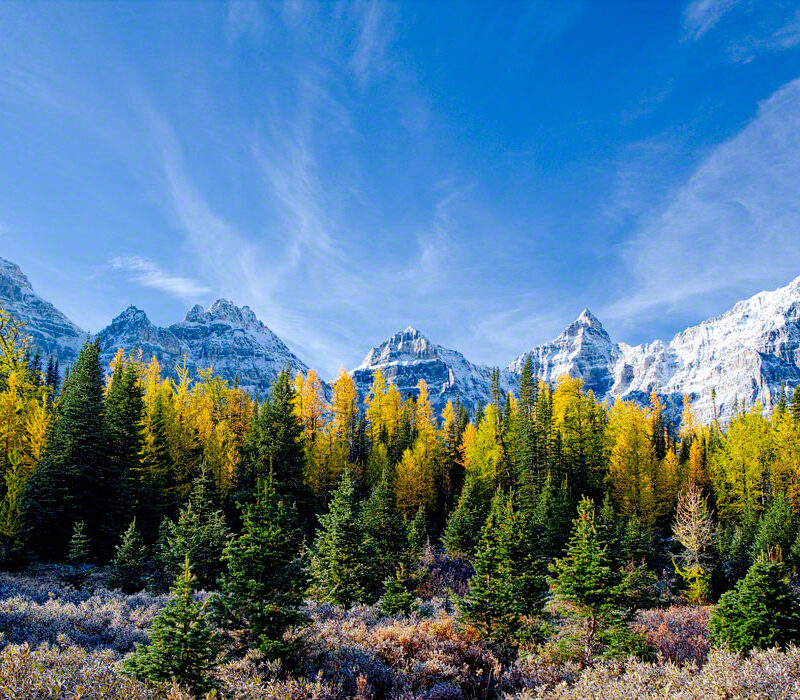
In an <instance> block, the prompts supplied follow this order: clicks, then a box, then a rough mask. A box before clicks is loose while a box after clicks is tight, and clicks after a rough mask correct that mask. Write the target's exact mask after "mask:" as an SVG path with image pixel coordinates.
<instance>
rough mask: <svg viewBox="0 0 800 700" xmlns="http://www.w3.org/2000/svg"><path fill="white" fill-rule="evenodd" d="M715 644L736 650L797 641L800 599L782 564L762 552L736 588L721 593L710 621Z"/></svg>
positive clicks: (781, 645) (761, 647)
mask: <svg viewBox="0 0 800 700" xmlns="http://www.w3.org/2000/svg"><path fill="white" fill-rule="evenodd" d="M709 626H710V629H711V639H712V641H713V643H714V644H727V645H728V646H730V648H731V649H734V650H737V651H749V650H750V649H753V648H758V649H767V648H769V647H772V646H780V647H785V646H786V645H787V644H789V643H797V642H798V641H800V600H799V599H798V596H797V594H796V593H795V592H794V591H793V590H792V588H791V586H790V585H789V582H788V581H787V577H786V572H785V571H784V567H783V563H782V562H781V561H779V560H777V559H773V558H772V557H771V555H770V553H767V552H762V553H761V554H759V556H758V558H757V559H756V561H755V562H754V563H753V565H752V566H751V567H750V570H749V571H748V572H747V575H746V576H745V577H744V578H743V579H742V580H740V581H739V582H738V583H737V584H736V588H735V589H734V590H732V591H728V592H727V593H723V594H722V596H721V597H720V599H719V604H718V605H717V607H716V608H715V609H714V611H713V612H712V613H711V619H710V620H709Z"/></svg>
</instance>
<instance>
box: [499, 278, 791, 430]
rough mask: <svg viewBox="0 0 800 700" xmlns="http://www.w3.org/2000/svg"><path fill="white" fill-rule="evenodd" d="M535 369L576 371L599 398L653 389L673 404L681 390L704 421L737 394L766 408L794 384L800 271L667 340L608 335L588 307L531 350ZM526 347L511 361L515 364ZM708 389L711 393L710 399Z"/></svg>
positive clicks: (726, 410) (729, 410) (727, 407)
mask: <svg viewBox="0 0 800 700" xmlns="http://www.w3.org/2000/svg"><path fill="white" fill-rule="evenodd" d="M531 354H532V359H533V360H534V361H535V362H536V363H537V365H538V367H539V373H540V376H542V377H543V378H545V379H547V380H551V381H552V380H553V379H555V378H557V377H559V376H562V375H568V376H572V377H580V378H582V379H583V380H584V382H585V384H586V386H587V387H588V388H590V389H592V390H593V391H594V392H595V394H596V395H597V396H598V397H599V398H617V397H619V398H623V399H634V400H637V401H640V402H642V403H645V402H647V400H648V397H649V395H650V394H651V393H652V392H655V393H657V394H659V395H660V396H662V397H664V398H666V399H667V400H668V401H669V402H671V403H674V404H676V405H679V404H680V403H681V402H682V397H683V395H684V394H686V395H688V396H689V397H690V398H691V400H692V405H693V408H694V411H695V413H696V415H697V417H698V418H700V419H701V420H702V421H704V422H708V421H711V420H713V419H714V417H715V415H716V417H717V418H719V419H720V420H723V421H724V420H727V419H728V418H730V417H731V415H732V414H733V410H734V406H735V404H736V402H737V401H738V402H739V403H740V404H741V403H742V402H744V404H745V405H747V406H752V405H753V404H754V403H755V402H757V401H758V402H760V403H761V405H762V406H763V407H764V408H766V409H769V408H771V407H772V406H774V405H775V403H776V402H777V401H778V397H779V395H780V389H781V383H785V384H786V386H787V388H788V389H789V390H791V389H793V388H794V387H795V386H796V385H797V384H800V277H798V278H797V279H795V280H794V281H793V282H791V283H790V284H789V285H787V286H785V287H781V288H780V289H777V290H775V291H772V292H761V293H760V294H756V295H755V296H753V297H751V298H750V299H747V300H745V301H741V302H739V303H738V304H736V305H735V306H734V307H733V308H732V309H731V310H730V311H727V312H725V313H724V314H722V315H720V316H717V317H716V318H712V319H709V320H708V321H704V322H703V323H700V324H698V325H697V326H693V327H691V328H687V329H686V330H685V331H682V332H681V333H678V334H677V335H676V336H675V337H674V338H672V340H670V341H669V342H668V343H665V342H663V341H660V340H656V341H654V342H652V343H647V344H644V345H636V346H630V345H626V344H625V343H612V342H611V339H610V338H609V336H608V334H607V333H606V331H605V330H604V329H603V327H602V325H601V324H600V322H599V321H598V320H597V319H596V318H595V317H594V316H592V314H591V313H589V312H588V311H584V312H583V313H582V314H581V315H580V317H579V318H578V319H577V320H576V321H575V322H574V323H573V324H572V325H570V326H569V327H568V328H567V329H566V330H565V331H564V332H563V333H562V334H561V335H560V336H559V337H558V338H556V339H555V340H554V341H553V342H551V343H547V344H545V345H541V346H538V347H535V348H533V349H532V350H531ZM524 357H525V356H524V355H522V356H520V357H519V358H517V359H516V360H515V361H514V362H512V363H511V365H510V366H509V370H511V371H515V372H518V371H519V369H520V368H521V367H522V362H523V361H524ZM712 390H713V391H714V392H715V399H714V401H712Z"/></svg>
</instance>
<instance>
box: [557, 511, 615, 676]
mask: <svg viewBox="0 0 800 700" xmlns="http://www.w3.org/2000/svg"><path fill="white" fill-rule="evenodd" d="M550 571H551V572H552V573H553V574H555V577H554V578H552V579H551V585H552V587H553V592H554V593H555V595H556V597H557V598H558V599H560V600H562V601H564V602H566V603H568V604H570V605H571V606H572V608H573V609H574V610H575V614H576V615H577V616H578V617H579V618H580V619H581V620H583V622H584V634H583V649H584V657H585V659H586V661H587V662H588V661H590V660H591V658H592V655H593V654H594V650H595V645H596V641H597V636H598V633H599V632H601V631H602V629H603V627H605V626H606V625H608V624H609V623H610V622H612V621H613V618H614V615H615V612H616V609H617V608H616V606H617V600H618V595H619V593H618V591H617V586H618V584H619V582H620V576H619V574H618V573H617V572H615V571H614V570H613V569H612V568H611V566H610V562H609V560H608V557H607V555H606V550H605V548H604V547H603V546H602V545H601V544H600V539H599V537H598V534H597V527H596V524H595V515H594V504H593V503H592V501H591V500H589V499H588V498H584V499H583V500H582V501H581V503H580V505H579V506H578V517H577V519H576V520H575V521H574V527H573V530H572V536H571V538H570V541H569V546H568V548H567V553H566V556H565V557H564V558H563V559H557V560H556V561H555V562H554V563H553V564H552V565H551V566H550Z"/></svg>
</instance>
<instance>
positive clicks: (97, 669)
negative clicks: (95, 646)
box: [0, 644, 182, 700]
mask: <svg viewBox="0 0 800 700" xmlns="http://www.w3.org/2000/svg"><path fill="white" fill-rule="evenodd" d="M0 697H3V698H8V699H9V700H10V699H11V698H20V699H21V698H24V699H25V700H45V699H46V700H68V699H69V700H73V698H81V699H82V700H105V699H108V700H112V699H114V700H116V699H117V698H125V699H126V700H156V699H157V698H163V697H164V696H163V695H162V694H161V693H157V692H156V691H155V690H154V689H150V688H146V687H145V686H143V685H142V684H141V683H138V682H136V681H134V680H131V679H129V678H126V677H124V676H121V675H119V673H117V668H116V664H115V657H114V653H113V652H111V651H87V650H85V649H81V648H80V647H76V646H70V647H66V648H64V649H59V648H56V647H51V646H48V645H46V644H45V645H42V646H40V647H38V648H36V649H31V648H30V647H29V646H28V645H27V644H24V645H22V646H15V645H9V646H7V647H6V648H5V649H3V651H2V652H0ZM176 700H178V699H177V698H176ZM181 700H182V699H181Z"/></svg>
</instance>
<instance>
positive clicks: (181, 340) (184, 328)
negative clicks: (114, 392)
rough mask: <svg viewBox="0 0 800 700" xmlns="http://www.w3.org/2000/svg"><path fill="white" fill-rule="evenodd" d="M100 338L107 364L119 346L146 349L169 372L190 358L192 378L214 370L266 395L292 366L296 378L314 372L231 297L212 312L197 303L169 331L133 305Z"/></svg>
mask: <svg viewBox="0 0 800 700" xmlns="http://www.w3.org/2000/svg"><path fill="white" fill-rule="evenodd" d="M98 338H99V340H100V347H101V348H102V349H103V350H102V354H101V360H102V361H104V362H106V363H107V362H109V361H110V360H111V358H113V356H114V354H115V353H116V351H117V348H123V350H125V351H130V350H132V349H136V350H141V352H142V356H143V358H144V359H145V360H149V359H150V358H151V357H155V358H156V359H157V360H158V361H159V363H160V364H161V366H162V367H163V368H164V370H165V371H166V372H167V373H169V374H173V373H174V368H175V367H176V365H179V364H182V363H183V362H184V359H185V362H186V366H187V368H188V369H189V371H190V376H194V375H195V374H196V372H197V370H199V369H205V368H207V367H213V368H214V371H215V372H216V373H217V374H219V375H220V376H221V377H223V378H224V379H227V380H229V381H234V380H236V381H237V382H238V384H239V386H241V387H243V388H245V389H247V390H248V391H250V392H252V393H253V394H258V395H260V396H264V395H265V394H266V393H267V392H268V391H269V387H270V386H271V384H272V382H273V381H274V380H275V378H276V377H277V376H278V373H279V372H280V371H281V370H282V369H283V368H284V367H286V366H287V365H288V366H289V368H290V370H291V372H292V375H294V374H295V373H297V372H298V371H301V372H303V373H306V372H308V366H307V365H306V364H305V363H304V362H303V361H302V360H300V359H299V358H298V357H297V356H296V355H295V354H294V353H293V352H291V350H289V348H288V347H287V346H286V344H285V343H284V342H283V341H282V340H281V339H280V338H279V337H278V336H277V335H275V333H273V332H272V331H271V330H270V329H269V328H268V327H267V326H265V325H264V324H263V323H262V322H261V321H259V320H258V318H257V317H256V315H255V313H254V312H253V310H252V309H250V307H248V306H242V307H238V306H236V305H235V304H233V303H231V302H230V301H228V300H227V299H218V300H217V301H215V302H214V303H213V304H212V305H211V306H210V307H209V308H208V309H207V310H206V309H203V307H202V306H200V305H199V304H196V305H195V306H194V307H192V309H190V310H189V312H188V313H187V314H186V318H184V320H183V321H180V322H178V323H173V324H172V325H171V326H169V327H167V328H160V327H158V326H155V325H154V324H153V323H152V322H151V321H150V319H149V318H148V317H147V314H145V312H144V311H142V310H140V309H137V308H136V307H135V306H129V307H128V308H127V309H125V311H123V312H122V313H121V314H120V315H119V316H117V317H116V318H115V319H114V320H113V321H112V322H111V324H110V325H109V326H107V327H106V328H104V329H103V330H102V331H100V333H98Z"/></svg>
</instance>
